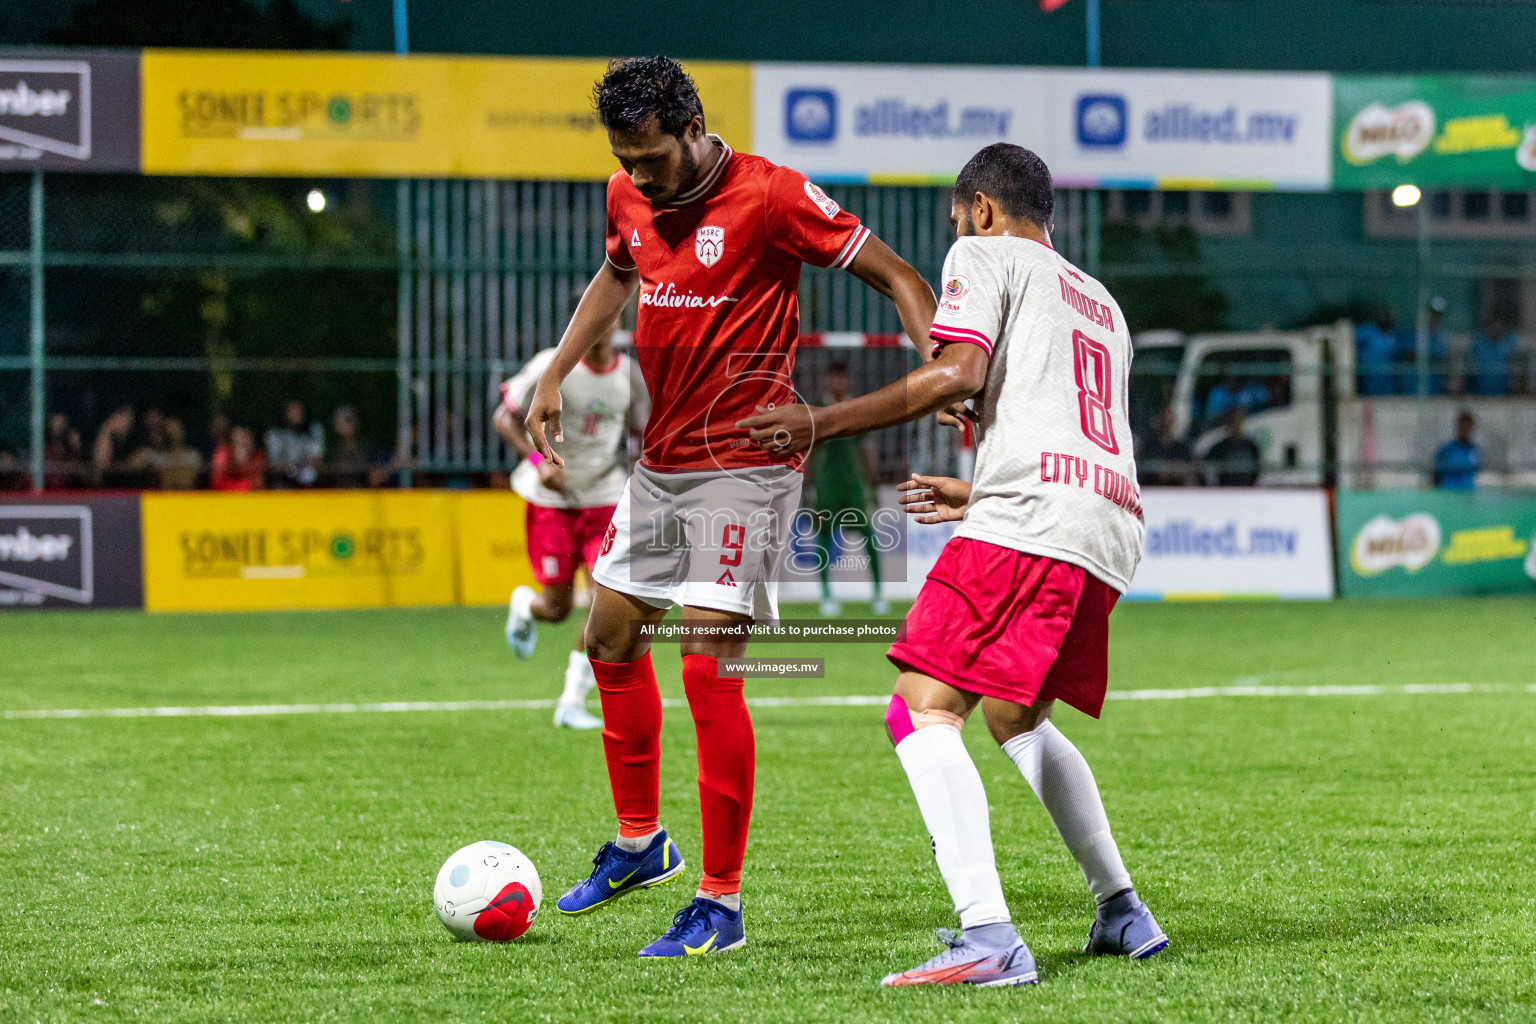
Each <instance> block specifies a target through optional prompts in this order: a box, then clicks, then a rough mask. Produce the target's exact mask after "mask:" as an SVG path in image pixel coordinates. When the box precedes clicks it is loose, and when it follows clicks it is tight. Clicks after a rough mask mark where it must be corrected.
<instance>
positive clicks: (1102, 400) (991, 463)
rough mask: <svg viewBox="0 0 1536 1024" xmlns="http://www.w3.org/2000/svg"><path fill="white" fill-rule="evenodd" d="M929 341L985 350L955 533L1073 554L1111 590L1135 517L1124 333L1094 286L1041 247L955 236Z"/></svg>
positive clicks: (1135, 538) (1126, 561) (1131, 544)
mask: <svg viewBox="0 0 1536 1024" xmlns="http://www.w3.org/2000/svg"><path fill="white" fill-rule="evenodd" d="M932 337H933V341H934V345H935V351H937V347H938V346H942V345H949V344H957V343H965V342H970V343H973V344H976V345H979V346H981V347H982V348H983V349H985V350H986V351H987V352H988V354H989V355H990V357H991V363H990V365H989V366H988V368H987V384H986V387H985V388H984V389H983V390H982V392H981V393H980V394H979V395H977V397H976V403H975V404H976V413H977V418H978V421H979V427H978V438H977V444H976V474H975V479H974V481H973V482H972V490H971V504H970V508H969V509H968V510H967V511H966V514H965V521H964V522H963V523H961V524H960V528H959V529H958V530H957V531H956V535H957V536H961V537H973V538H975V539H977V540H983V541H986V542H988V543H990V544H999V545H1002V546H1003V547H1008V548H1013V549H1014V550H1017V551H1024V552H1027V553H1029V554H1036V555H1044V556H1046V557H1049V558H1055V559H1059V560H1061V561H1063V562H1070V563H1072V564H1073V565H1078V566H1081V567H1082V568H1084V569H1086V570H1087V571H1088V572H1091V573H1092V574H1093V575H1095V576H1097V577H1098V578H1099V579H1101V580H1103V581H1104V582H1105V583H1107V584H1109V585H1110V586H1112V587H1114V588H1115V589H1116V590H1119V591H1120V592H1122V593H1124V592H1125V590H1126V588H1127V587H1128V586H1129V585H1130V581H1131V576H1132V574H1133V573H1134V572H1135V571H1136V564H1137V563H1138V562H1139V561H1140V560H1141V548H1142V541H1143V539H1144V537H1145V535H1146V526H1145V524H1144V522H1143V520H1142V511H1141V496H1140V492H1139V489H1138V488H1137V485H1136V462H1135V458H1134V456H1133V455H1132V451H1131V425H1130V413H1129V402H1128V396H1127V394H1126V391H1127V386H1128V384H1129V381H1130V370H1131V336H1130V332H1129V331H1128V330H1126V326H1125V316H1124V314H1122V313H1121V312H1120V306H1119V305H1118V304H1117V303H1116V302H1115V300H1114V298H1113V297H1112V296H1111V295H1110V294H1109V292H1108V290H1106V289H1105V287H1104V286H1103V285H1102V284H1100V283H1099V282H1098V281H1095V280H1094V279H1093V278H1091V277H1088V276H1087V275H1086V274H1084V273H1083V272H1082V271H1080V270H1078V269H1077V268H1076V267H1074V266H1072V265H1071V264H1070V263H1068V262H1067V261H1066V260H1065V259H1063V258H1062V257H1061V256H1060V255H1058V254H1057V253H1056V251H1055V250H1053V249H1052V248H1051V247H1050V246H1048V245H1044V244H1042V243H1040V242H1036V241H1033V240H1031V239H1026V238H1013V237H1007V236H998V237H987V238H981V237H974V236H973V237H969V238H962V239H959V240H958V241H957V242H955V245H954V247H953V248H952V249H950V250H949V255H948V256H946V257H945V259H944V286H943V289H942V292H941V294H940V295H939V309H938V314H937V316H935V317H934V321H933V330H932Z"/></svg>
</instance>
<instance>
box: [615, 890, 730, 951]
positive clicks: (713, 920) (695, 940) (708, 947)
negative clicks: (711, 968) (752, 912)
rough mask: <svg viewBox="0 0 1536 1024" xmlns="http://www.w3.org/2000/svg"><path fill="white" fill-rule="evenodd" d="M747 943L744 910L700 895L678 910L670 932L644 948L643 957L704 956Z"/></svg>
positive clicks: (668, 930) (669, 929)
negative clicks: (743, 920) (743, 922)
mask: <svg viewBox="0 0 1536 1024" xmlns="http://www.w3.org/2000/svg"><path fill="white" fill-rule="evenodd" d="M746 944H747V933H746V932H745V931H744V930H743V929H742V926H741V911H739V910H732V909H730V908H729V907H727V906H725V905H723V904H720V903H716V902H715V901H714V900H711V899H705V898H704V897H703V896H696V897H694V900H693V902H692V903H690V904H688V905H687V906H686V907H684V908H683V909H682V910H679V911H678V912H677V916H676V917H674V918H673V919H672V927H671V928H668V929H667V931H666V934H664V935H662V937H661V938H659V939H657V940H656V941H655V942H653V943H651V944H650V945H649V946H646V947H645V948H644V949H642V950H641V951H640V955H641V956H643V957H653V956H704V955H705V954H706V953H724V952H727V951H728V950H732V949H740V948H741V947H742V946H745V945H746Z"/></svg>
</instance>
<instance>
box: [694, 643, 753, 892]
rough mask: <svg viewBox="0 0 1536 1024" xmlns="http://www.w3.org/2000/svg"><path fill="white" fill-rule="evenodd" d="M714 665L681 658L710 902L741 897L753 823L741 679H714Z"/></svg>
mask: <svg viewBox="0 0 1536 1024" xmlns="http://www.w3.org/2000/svg"><path fill="white" fill-rule="evenodd" d="M718 671H719V662H718V661H717V660H716V659H714V658H711V657H708V656H707V655H703V654H685V655H684V656H683V690H684V692H686V693H687V694H688V708H689V710H690V711H692V712H693V726H694V729H695V731H696V732H697V733H698V737H699V816H700V817H701V818H702V819H703V825H704V880H703V881H702V882H700V883H699V890H700V891H701V892H704V893H707V894H709V895H711V896H724V895H728V894H730V893H736V892H740V891H741V862H742V860H743V859H744V858H745V856H746V852H747V824H748V822H749V821H750V820H751V818H752V779H753V776H754V774H755V771H756V765H757V749H756V744H755V742H754V741H753V738H752V717H751V716H750V715H748V714H747V702H746V698H745V697H743V696H742V692H741V688H742V681H741V680H740V679H717V678H715V675H716V673H717V672H718Z"/></svg>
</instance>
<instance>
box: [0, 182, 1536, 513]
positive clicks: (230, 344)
mask: <svg viewBox="0 0 1536 1024" xmlns="http://www.w3.org/2000/svg"><path fill="white" fill-rule="evenodd" d="M828 191H829V192H830V193H831V194H832V195H833V197H834V198H836V199H837V200H838V201H839V202H840V203H842V204H843V205H844V206H845V207H847V208H848V209H850V210H852V211H853V212H854V213H856V214H857V215H858V216H860V217H861V218H862V219H863V220H864V221H865V223H867V224H868V225H869V226H870V227H871V228H872V229H873V230H874V231H875V232H876V233H877V234H879V235H880V236H881V237H882V238H884V239H885V240H886V241H887V242H889V243H890V244H891V245H892V246H893V247H894V248H895V249H896V250H897V251H898V252H900V253H902V254H903V255H904V256H905V257H906V258H908V259H909V260H910V261H911V262H912V263H913V264H914V265H915V266H916V267H917V268H918V269H919V270H920V271H921V272H922V273H923V274H924V275H925V276H926V277H927V278H928V279H929V280H930V281H931V282H933V283H935V284H936V283H937V282H938V278H939V274H940V269H941V267H942V263H943V257H944V253H945V252H946V250H947V249H948V246H949V242H950V237H951V235H950V228H949V224H948V215H949V192H948V190H947V189H944V188H934V187H897V186H848V185H834V186H829V188H828ZM312 192H318V193H319V194H320V195H321V196H323V198H324V205H323V209H321V210H319V211H316V210H314V209H313V208H312V205H314V204H312V202H311V193H312ZM1438 195H1439V194H1436V196H1438ZM1445 195H1446V196H1449V197H1452V198H1451V199H1449V200H1448V202H1454V203H1464V202H1467V203H1470V201H1469V200H1465V199H1464V197H1462V195H1461V193H1455V194H1454V195H1453V194H1452V193H1445ZM603 198H604V197H603V187H602V185H601V184H597V183H569V182H509V181H462V180H455V181H371V180H345V181H318V180H291V179H239V178H172V177H134V176H114V175H45V174H41V173H33V174H17V173H10V174H0V479H3V480H4V482H5V483H6V484H8V485H9V486H12V487H30V486H39V485H51V486H57V487H81V486H100V485H102V484H104V483H105V484H111V483H112V482H113V481H112V479H109V478H108V477H107V476H103V474H102V472H101V471H100V470H99V469H96V468H93V466H92V465H91V463H92V455H93V451H92V449H93V446H94V442H95V439H96V434H97V430H98V427H99V425H100V424H101V423H102V422H103V421H104V420H105V419H106V418H107V417H108V416H109V414H111V413H112V412H113V410H115V409H118V408H121V407H124V406H127V407H132V408H133V409H134V410H135V411H136V413H137V414H138V424H139V425H138V426H136V427H134V428H132V429H131V430H130V431H129V432H128V434H126V435H125V436H124V438H122V440H121V443H120V445H119V447H120V448H121V449H122V451H121V452H119V453H117V454H118V455H123V456H126V453H127V452H129V451H130V450H132V449H133V448H134V447H135V446H136V445H138V444H141V443H148V441H149V438H148V437H147V435H146V433H145V431H146V430H147V429H149V428H148V426H147V425H146V418H145V417H144V416H143V413H144V411H145V410H148V409H154V410H157V411H158V412H159V413H162V414H164V415H165V416H166V417H171V418H175V419H177V420H179V421H180V422H181V423H182V424H184V426H185V429H186V434H187V437H188V441H189V443H190V444H191V446H192V447H194V448H198V449H201V450H202V451H204V452H206V451H208V450H209V448H210V447H211V445H212V444H213V442H214V441H215V439H216V437H217V436H218V435H219V434H221V432H222V430H223V429H224V428H225V426H226V425H228V424H234V425H237V426H238V425H243V426H246V427H249V428H251V429H253V430H254V431H255V432H256V433H257V435H258V436H259V435H260V432H261V431H262V430H263V429H264V428H266V427H268V426H271V425H272V424H273V423H274V422H275V421H276V419H277V417H278V415H279V411H280V408H281V406H282V405H283V404H284V403H285V402H287V401H288V400H299V401H302V402H303V403H304V404H305V405H306V406H307V407H308V410H309V413H310V415H311V417H312V418H314V419H319V420H322V421H324V422H327V423H328V422H329V421H330V419H331V414H332V412H333V410H335V409H337V408H339V407H342V406H351V407H353V408H355V409H356V410H357V411H358V413H359V416H360V420H361V423H362V442H363V447H364V448H365V449H366V450H367V452H368V458H369V459H370V461H371V462H372V463H373V464H374V465H376V466H377V467H379V468H380V472H379V473H377V474H375V478H376V479H378V480H388V481H390V482H399V483H408V482H411V481H412V480H415V481H418V482H420V481H431V482H439V483H440V482H444V481H448V482H452V481H457V480H463V481H466V482H473V481H476V480H480V479H483V478H484V477H485V476H486V475H487V474H492V473H497V472H504V471H505V470H507V469H508V468H509V466H510V464H511V461H510V460H509V453H508V451H507V449H506V447H505V446H504V445H503V444H502V442H501V441H500V439H499V438H498V437H497V436H496V434H495V432H494V430H493V429H492V427H491V422H490V419H491V411H492V409H493V407H494V401H495V397H496V390H495V385H496V383H497V382H498V381H499V380H500V379H502V378H504V377H505V376H507V375H508V374H510V373H511V372H512V371H514V370H515V369H516V368H517V366H518V365H520V364H521V363H522V362H523V361H524V360H525V359H527V358H528V357H529V356H530V355H531V354H532V353H533V352H535V351H537V350H538V349H540V348H544V347H547V346H549V345H552V344H554V343H555V342H556V341H557V340H558V338H559V336H560V333H561V330H562V329H563V326H564V324H565V321H566V318H567V316H568V314H569V311H570V308H571V297H572V295H573V293H575V292H576V290H577V289H578V288H579V287H580V286H581V285H582V284H583V283H584V282H585V281H586V280H587V279H589V278H590V276H591V274H592V272H593V271H594V269H595V268H596V267H597V266H598V265H599V264H600V263H601V261H602V254H603V248H602V245H603V220H604V216H603V211H604V202H603ZM1431 198H1432V199H1434V198H1435V197H1431ZM1379 199H1380V197H1378V196H1375V195H1374V194H1369V193H1367V194H1365V195H1361V194H1359V193H1356V194H1327V195H1246V194H1230V193H1179V192H1164V193H1152V194H1148V193H1098V192H1092V193H1089V192H1081V191H1067V192H1062V193H1060V194H1059V195H1058V215H1057V231H1056V240H1057V244H1058V246H1059V247H1060V248H1062V249H1063V251H1064V252H1065V254H1066V255H1067V256H1068V258H1070V259H1072V260H1073V261H1074V262H1077V263H1079V264H1081V265H1084V266H1086V267H1087V268H1088V269H1090V271H1092V270H1093V269H1095V264H1098V267H1097V269H1098V272H1099V274H1100V276H1102V277H1103V278H1104V279H1105V281H1106V283H1108V284H1109V285H1110V287H1111V289H1112V290H1113V291H1114V292H1115V294H1116V295H1117V297H1119V299H1120V301H1121V304H1122V306H1123V307H1124V308H1125V310H1126V314H1127V316H1128V318H1129V319H1130V322H1131V325H1132V327H1133V328H1134V329H1137V330H1146V329H1152V328H1165V327H1171V328H1177V329H1179V330H1181V331H1184V332H1186V333H1197V332H1202V331H1213V330H1221V329H1234V330H1249V331H1251V330H1254V329H1258V328H1262V327H1265V326H1278V327H1292V326H1297V325H1300V324H1305V323H1327V322H1331V321H1333V320H1335V319H1337V318H1338V317H1340V316H1351V317H1353V318H1355V319H1364V318H1366V317H1368V316H1374V315H1376V311H1378V310H1381V309H1395V310H1396V315H1397V319H1398V322H1399V325H1403V324H1406V325H1409V326H1411V325H1412V324H1413V322H1414V320H1415V318H1416V309H1417V308H1422V303H1421V300H1422V299H1423V297H1424V296H1427V295H1429V294H1431V293H1437V294H1439V293H1443V294H1444V295H1445V297H1446V298H1447V300H1448V310H1449V311H1448V313H1447V317H1448V324H1450V325H1451V326H1455V327H1457V328H1458V330H1460V331H1461V332H1462V333H1463V334H1468V333H1470V332H1471V331H1472V330H1474V329H1476V328H1477V327H1479V326H1480V325H1481V324H1482V323H1483V322H1484V320H1485V319H1486V317H1487V316H1488V314H1489V311H1490V310H1491V309H1493V308H1495V307H1497V308H1500V309H1506V310H1512V311H1513V315H1514V317H1515V319H1516V320H1517V321H1519V320H1521V319H1524V320H1526V321H1529V320H1530V319H1532V318H1533V314H1536V309H1533V308H1531V307H1532V306H1533V305H1536V212H1530V211H1529V210H1528V208H1524V207H1522V208H1520V209H1526V210H1527V212H1528V213H1529V215H1530V220H1529V227H1530V230H1525V229H1524V228H1522V227H1521V224H1522V223H1525V222H1520V223H1515V222H1511V223H1512V224H1513V227H1512V228H1511V230H1509V231H1506V232H1504V234H1503V235H1500V236H1498V237H1494V238H1491V239H1479V238H1475V237H1471V236H1467V237H1462V236H1460V235H1457V234H1456V232H1454V231H1445V232H1441V233H1442V234H1444V235H1445V236H1446V237H1445V238H1444V239H1441V238H1436V239H1435V241H1434V247H1433V249H1430V248H1429V247H1428V245H1427V244H1426V242H1427V241H1428V239H1427V238H1425V239H1421V240H1415V238H1414V237H1413V236H1412V232H1411V231H1410V232H1408V234H1407V235H1404V234H1403V233H1402V232H1401V231H1396V232H1394V230H1393V229H1392V228H1391V225H1388V227H1387V229H1385V230H1382V229H1380V225H1379V224H1377V228H1374V229H1373V227H1372V224H1373V223H1376V222H1377V221H1380V220H1381V218H1380V217H1376V218H1375V220H1374V221H1373V216H1374V215H1373V214H1372V207H1371V204H1372V203H1373V202H1377V201H1379ZM1436 201H1437V202H1438V200H1437V199H1436ZM1438 208H1439V207H1438V206H1436V209H1438ZM1495 208H1496V209H1500V210H1504V211H1505V212H1509V211H1514V210H1516V205H1514V204H1510V203H1501V204H1495ZM1100 209H1102V211H1103V213H1102V217H1103V219H1102V227H1101V228H1100V227H1099V226H1098V225H1099V224H1100V223H1101V222H1100V218H1099V217H1098V216H1096V215H1095V214H1096V211H1098V210H1100ZM1467 209H1469V210H1470V209H1471V205H1468V206H1467ZM1437 216H1438V215H1437ZM1458 218H1459V214H1458ZM1446 223H1447V224H1449V223H1450V221H1449V220H1447V221H1446ZM1457 223H1460V219H1458V220H1457ZM1463 234H1465V233H1463ZM802 311H803V313H802V315H803V330H805V331H806V332H818V333H822V332H848V333H863V334H889V333H894V332H896V331H898V330H899V323H898V321H897V318H896V315H895V311H894V309H893V308H892V307H891V306H890V304H889V303H887V302H885V301H884V300H882V299H880V298H879V297H878V296H876V295H874V294H873V293H872V292H870V291H869V290H868V289H867V288H865V287H864V286H863V285H861V284H860V283H859V282H857V281H856V280H854V279H852V278H851V277H850V276H849V275H847V274H844V273H839V272H829V271H821V270H813V269H808V270H807V272H806V274H805V276H804V279H803V284H802ZM1522 344H1524V341H1523V340H1522ZM914 359H915V357H914V356H913V355H912V354H911V353H909V352H906V351H903V350H900V349H893V348H882V347H852V348H846V349H821V350H807V351H806V354H805V357H804V358H803V359H802V365H801V367H800V370H799V371H798V373H799V375H800V376H801V377H802V380H801V390H802V391H803V392H804V393H805V394H807V395H808V396H811V397H812V398H813V399H814V398H815V397H817V396H819V394H820V391H821V386H822V385H821V375H822V373H823V372H824V370H825V368H826V366H827V365H829V363H830V362H832V361H845V362H847V363H848V364H849V367H850V369H851V371H852V372H853V375H854V378H855V386H856V387H858V388H860V389H865V388H869V387H873V386H877V385H878V384H880V383H883V382H885V381H888V380H890V379H892V378H894V377H895V376H897V375H899V374H900V373H901V372H902V371H903V370H904V369H906V368H907V367H908V366H910V365H912V363H913V360H914ZM1522 360H1523V361H1522ZM1529 363H1530V360H1529V355H1528V353H1525V352H1523V351H1522V352H1517V353H1516V354H1515V355H1514V356H1513V357H1512V360H1511V363H1510V370H1509V375H1508V379H1509V384H1508V390H1509V391H1510V392H1512V394H1511V395H1510V396H1507V398H1508V401H1507V402H1506V404H1510V403H1515V404H1519V403H1527V404H1528V403H1530V402H1531V399H1530V397H1529V395H1530V392H1531V390H1532V379H1533V377H1536V374H1533V373H1532V372H1531V367H1530V365H1529ZM1144 370H1145V372H1142V371H1143V367H1142V366H1141V365H1140V364H1138V366H1137V372H1138V378H1137V383H1138V388H1140V389H1141V390H1142V391H1143V392H1144V393H1145V394H1146V395H1149V396H1152V397H1151V398H1146V399H1144V400H1142V401H1141V403H1140V406H1141V408H1140V410H1139V412H1138V416H1139V418H1140V422H1139V423H1138V427H1139V428H1141V429H1143V430H1150V429H1151V424H1152V423H1153V420H1154V417H1155V415H1156V413H1157V411H1158V409H1157V406H1158V404H1159V403H1160V402H1162V401H1163V400H1165V399H1166V398H1167V397H1168V394H1171V381H1172V377H1171V374H1172V373H1174V372H1175V368H1173V367H1170V366H1169V365H1168V364H1167V363H1166V361H1165V362H1162V363H1159V362H1158V361H1157V360H1149V361H1147V362H1146V364H1145V368H1144ZM1244 370H1245V372H1248V373H1251V374H1260V373H1261V371H1262V372H1271V373H1272V372H1276V371H1273V370H1272V369H1270V370H1266V369H1265V368H1264V367H1255V366H1247V367H1245V368H1244ZM1286 372H1291V373H1304V374H1316V375H1318V376H1319V378H1322V377H1323V376H1324V375H1326V374H1327V373H1329V372H1330V365H1329V363H1328V362H1326V361H1319V362H1318V363H1317V364H1316V365H1313V366H1298V365H1296V364H1294V363H1293V364H1287V368H1286ZM1389 372H1390V373H1393V374H1397V375H1399V376H1401V377H1403V379H1404V380H1407V379H1408V378H1411V377H1413V376H1414V375H1415V374H1416V373H1417V371H1416V370H1415V369H1413V368H1412V367H1408V366H1404V365H1397V366H1394V367H1393V368H1392V369H1391V370H1390V371H1389ZM1158 374H1168V375H1170V376H1168V377H1167V379H1158V378H1156V375H1158ZM1458 379H1461V378H1458ZM1214 383H1215V381H1214V379H1213V381H1210V382H1207V390H1208V388H1209V386H1214ZM1320 388H1321V390H1323V391H1329V390H1330V389H1331V385H1330V384H1329V383H1328V382H1327V381H1326V380H1324V381H1323V382H1322V384H1321V385H1320ZM1397 390H1398V391H1400V392H1401V391H1408V392H1411V391H1413V386H1412V385H1411V384H1410V385H1406V386H1404V387H1401V388H1397ZM1522 395H1523V396H1524V397H1521V396H1522ZM1199 416H1200V412H1199V410H1198V409H1196V410H1194V412H1193V414H1192V417H1191V421H1192V422H1191V424H1190V425H1189V427H1188V429H1189V430H1196V429H1197V427H1198V426H1199V424H1198V423H1196V422H1194V421H1197V420H1198V419H1199ZM1421 418H1422V417H1421ZM1517 418H1518V417H1517ZM1436 423H1438V420H1436ZM1207 426H1208V424H1207ZM1433 429H1440V428H1439V427H1438V426H1437V427H1435V428H1433ZM72 433H73V435H76V436H78V442H76V441H75V440H73V439H72V437H71V435H72ZM1521 446H1522V442H1521V441H1520V439H1519V438H1513V439H1512V440H1511V441H1510V442H1509V443H1508V445H1506V447H1507V448H1508V449H1509V455H1508V457H1507V459H1506V462H1507V463H1509V464H1510V465H1513V466H1520V465H1523V464H1524V463H1523V462H1521V459H1523V458H1524V455H1523V454H1522V451H1523V449H1522V447H1521ZM873 451H874V454H875V456H876V470H877V473H878V474H879V475H880V476H882V477H885V478H887V479H890V478H894V477H898V476H900V475H902V474H904V473H905V472H906V471H908V470H909V469H912V468H916V469H919V470H928V471H934V472H954V471H956V468H957V466H958V464H959V461H960V460H961V459H962V458H963V453H962V452H961V451H960V449H959V446H958V445H957V443H956V439H955V438H954V437H953V436H952V435H951V434H950V433H949V432H947V431H940V430H935V429H933V427H932V426H931V424H928V423H922V424H918V425H914V426H913V427H911V428H907V429H904V430H893V431H888V432H885V433H884V434H883V435H881V437H879V438H878V439H877V440H876V442H875V444H874V445H873ZM114 457H116V456H114ZM1350 457H1352V456H1351V454H1350V453H1344V454H1343V455H1342V456H1341V458H1343V459H1344V460H1345V461H1347V460H1348V458H1350ZM1306 461H1307V460H1305V459H1304V460H1303V464H1296V465H1293V466H1292V467H1291V468H1301V469H1306V468H1311V469H1316V470H1321V469H1322V468H1323V467H1321V466H1320V465H1316V464H1314V465H1312V466H1310V467H1308V466H1307V465H1305V464H1304V463H1305V462H1306ZM109 475H110V474H109ZM119 479H120V480H129V482H132V481H131V478H127V477H120V478H119Z"/></svg>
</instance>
